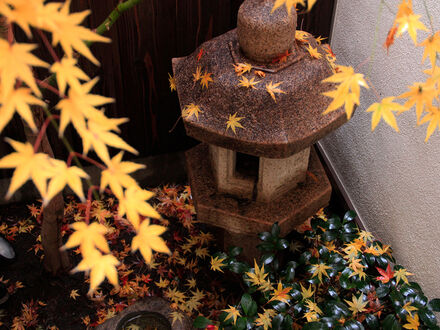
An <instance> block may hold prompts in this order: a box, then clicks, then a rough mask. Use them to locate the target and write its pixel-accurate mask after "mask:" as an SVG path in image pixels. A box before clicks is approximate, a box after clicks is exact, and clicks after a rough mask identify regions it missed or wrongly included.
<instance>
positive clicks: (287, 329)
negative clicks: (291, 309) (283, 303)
mask: <svg viewBox="0 0 440 330" xmlns="http://www.w3.org/2000/svg"><path fill="white" fill-rule="evenodd" d="M292 325H293V319H292V317H291V316H290V315H289V314H287V315H286V316H285V317H284V320H283V323H282V324H281V329H283V330H292Z"/></svg>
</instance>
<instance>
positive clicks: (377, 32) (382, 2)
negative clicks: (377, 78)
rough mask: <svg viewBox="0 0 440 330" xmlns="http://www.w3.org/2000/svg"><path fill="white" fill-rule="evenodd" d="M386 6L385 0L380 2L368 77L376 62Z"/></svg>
mask: <svg viewBox="0 0 440 330" xmlns="http://www.w3.org/2000/svg"><path fill="white" fill-rule="evenodd" d="M384 4H385V1H384V0H381V1H380V5H379V12H378V14H377V16H378V17H377V21H376V28H375V29H374V38H373V45H372V47H371V54H370V56H369V57H368V58H369V59H370V65H369V66H368V72H367V75H366V76H367V77H369V76H370V74H371V69H372V68H373V62H374V58H375V56H376V50H377V39H378V37H379V27H380V21H381V18H382V10H383V5H384Z"/></svg>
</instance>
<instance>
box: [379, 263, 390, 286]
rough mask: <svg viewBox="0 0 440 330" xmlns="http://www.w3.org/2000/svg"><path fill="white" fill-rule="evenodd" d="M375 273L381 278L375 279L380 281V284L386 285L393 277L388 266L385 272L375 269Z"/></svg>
mask: <svg viewBox="0 0 440 330" xmlns="http://www.w3.org/2000/svg"><path fill="white" fill-rule="evenodd" d="M376 269H377V271H378V272H379V274H380V275H382V276H378V277H376V280H377V281H381V282H382V283H384V284H385V283H388V282H389V281H390V280H391V279H392V278H393V277H394V272H393V271H392V270H391V266H390V265H389V264H388V266H387V269H386V271H385V270H383V269H381V268H379V267H376Z"/></svg>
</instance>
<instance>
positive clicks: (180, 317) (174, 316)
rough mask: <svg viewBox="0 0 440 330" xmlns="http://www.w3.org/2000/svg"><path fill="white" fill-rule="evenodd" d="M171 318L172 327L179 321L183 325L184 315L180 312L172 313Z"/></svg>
mask: <svg viewBox="0 0 440 330" xmlns="http://www.w3.org/2000/svg"><path fill="white" fill-rule="evenodd" d="M170 316H171V320H172V321H171V325H172V326H174V323H175V322H176V321H179V322H180V323H181V324H183V314H182V313H180V312H178V311H173V312H171V313H170Z"/></svg>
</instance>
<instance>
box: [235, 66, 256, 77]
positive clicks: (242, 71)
mask: <svg viewBox="0 0 440 330" xmlns="http://www.w3.org/2000/svg"><path fill="white" fill-rule="evenodd" d="M233 66H234V71H235V73H236V74H237V76H241V75H243V74H245V73H246V72H251V70H252V65H251V64H249V63H237V64H233Z"/></svg>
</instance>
